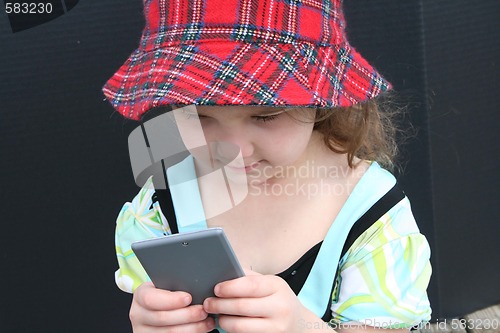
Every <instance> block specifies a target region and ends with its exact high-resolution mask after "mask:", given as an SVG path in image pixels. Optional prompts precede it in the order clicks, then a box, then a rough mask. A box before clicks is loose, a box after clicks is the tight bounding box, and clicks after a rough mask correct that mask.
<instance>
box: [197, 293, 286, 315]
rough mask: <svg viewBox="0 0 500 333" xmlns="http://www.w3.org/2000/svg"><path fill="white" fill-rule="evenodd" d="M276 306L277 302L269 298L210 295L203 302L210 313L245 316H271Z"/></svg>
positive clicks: (204, 307)
mask: <svg viewBox="0 0 500 333" xmlns="http://www.w3.org/2000/svg"><path fill="white" fill-rule="evenodd" d="M278 306H279V305H278ZM275 308H276V304H273V303H272V302H271V301H270V300H269V299H267V298H264V299H263V298H218V297H210V298H207V299H206V300H205V302H203V309H204V310H205V311H206V312H208V313H216V314H226V315H234V316H244V317H269V316H272V314H273V313H274V311H273V310H274V309H275Z"/></svg>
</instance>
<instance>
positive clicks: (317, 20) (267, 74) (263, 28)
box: [103, 0, 390, 120]
mask: <svg viewBox="0 0 500 333" xmlns="http://www.w3.org/2000/svg"><path fill="white" fill-rule="evenodd" d="M144 14H145V17H146V27H145V28H144V31H143V34H142V38H141V41H140V45H139V48H138V49H137V50H136V51H135V52H133V53H132V55H131V56H130V57H129V58H128V60H127V61H126V62H125V64H124V65H123V66H122V67H120V69H119V70H118V71H117V72H116V73H115V74H114V75H113V76H112V77H111V79H109V81H108V82H107V83H106V84H105V86H104V88H103V92H104V94H105V96H106V98H107V99H108V100H109V101H110V102H111V104H112V105H113V106H114V107H115V109H116V110H117V111H118V112H119V113H121V114H122V115H124V116H125V117H127V118H131V119H135V120H138V119H140V117H141V116H142V115H143V114H144V113H145V112H147V111H148V110H150V109H152V108H156V107H158V106H163V105H190V104H195V105H270V106H306V107H336V106H350V105H353V104H357V103H359V102H362V101H365V100H367V99H370V98H373V97H375V96H377V95H378V94H379V93H380V92H382V91H385V90H387V89H389V88H390V84H389V83H388V82H387V81H386V80H384V79H383V78H382V76H381V75H380V74H379V73H377V71H376V70H375V69H374V68H373V67H372V66H371V65H370V64H368V62H367V61H366V60H365V59H363V58H362V57H361V55H360V54H359V53H357V52H356V51H355V50H354V49H353V48H352V47H351V46H350V45H349V43H348V41H347V39H346V34H345V19H344V14H343V12H342V1H341V0H145V1H144Z"/></svg>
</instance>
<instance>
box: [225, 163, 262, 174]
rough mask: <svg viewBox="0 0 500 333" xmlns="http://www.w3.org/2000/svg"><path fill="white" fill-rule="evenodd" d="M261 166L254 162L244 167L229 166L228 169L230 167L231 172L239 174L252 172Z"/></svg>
mask: <svg viewBox="0 0 500 333" xmlns="http://www.w3.org/2000/svg"><path fill="white" fill-rule="evenodd" d="M259 165H260V162H254V163H251V164H249V165H242V166H236V165H231V164H228V165H226V167H228V168H229V169H231V170H234V171H237V172H246V173H248V172H251V171H252V170H254V169H255V168H257V167H258V166H259Z"/></svg>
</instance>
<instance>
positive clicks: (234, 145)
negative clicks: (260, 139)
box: [217, 126, 255, 161]
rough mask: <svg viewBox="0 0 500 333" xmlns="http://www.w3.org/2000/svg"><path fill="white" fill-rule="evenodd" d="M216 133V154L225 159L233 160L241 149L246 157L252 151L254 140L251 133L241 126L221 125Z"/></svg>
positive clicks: (250, 154) (242, 154) (251, 153)
mask: <svg viewBox="0 0 500 333" xmlns="http://www.w3.org/2000/svg"><path fill="white" fill-rule="evenodd" d="M219 130H220V131H219V133H218V135H217V154H218V155H219V156H221V157H223V158H224V159H225V160H228V161H230V160H234V158H236V156H238V155H239V153H240V151H241V156H242V157H243V158H247V157H250V156H252V155H253V153H254V149H255V148H254V140H253V138H252V136H251V133H249V132H248V130H245V129H244V128H243V127H242V126H241V127H240V126H221V128H220V129H219Z"/></svg>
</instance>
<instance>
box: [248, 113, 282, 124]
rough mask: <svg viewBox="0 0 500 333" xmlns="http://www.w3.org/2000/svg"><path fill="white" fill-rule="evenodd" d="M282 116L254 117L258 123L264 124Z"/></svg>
mask: <svg viewBox="0 0 500 333" xmlns="http://www.w3.org/2000/svg"><path fill="white" fill-rule="evenodd" d="M280 114H281V113H277V114H272V115H269V116H254V119H255V120H257V121H261V122H263V123H266V122H269V121H273V120H274V119H276V118H278V117H279V115H280Z"/></svg>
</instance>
